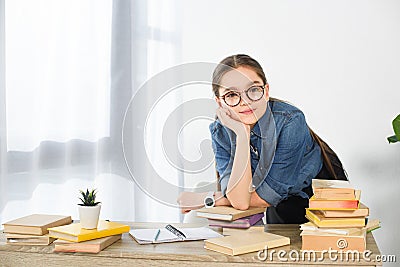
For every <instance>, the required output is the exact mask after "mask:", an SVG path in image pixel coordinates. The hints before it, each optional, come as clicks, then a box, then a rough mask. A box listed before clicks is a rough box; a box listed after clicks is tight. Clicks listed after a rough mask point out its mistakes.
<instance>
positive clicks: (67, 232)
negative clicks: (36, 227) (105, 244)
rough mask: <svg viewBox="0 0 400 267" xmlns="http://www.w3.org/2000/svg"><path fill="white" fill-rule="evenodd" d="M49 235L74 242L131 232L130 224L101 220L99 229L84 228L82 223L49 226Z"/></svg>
mask: <svg viewBox="0 0 400 267" xmlns="http://www.w3.org/2000/svg"><path fill="white" fill-rule="evenodd" d="M48 230H49V236H51V237H54V238H59V239H63V240H67V241H72V242H81V241H86V240H92V239H96V238H101V237H105V236H111V235H118V234H122V233H126V232H129V230H130V227H129V225H124V224H121V223H117V222H108V221H99V224H98V225H97V229H83V228H81V224H80V223H73V224H69V225H64V226H59V227H53V228H49V229H48Z"/></svg>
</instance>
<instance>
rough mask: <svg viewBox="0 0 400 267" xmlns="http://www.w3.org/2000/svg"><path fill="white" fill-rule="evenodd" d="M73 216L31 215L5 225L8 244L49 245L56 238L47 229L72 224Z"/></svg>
mask: <svg viewBox="0 0 400 267" xmlns="http://www.w3.org/2000/svg"><path fill="white" fill-rule="evenodd" d="M71 222H72V219H71V216H64V215H49V214H31V215H28V216H24V217H21V218H18V219H15V220H12V221H9V222H6V223H4V224H3V226H4V233H6V239H7V244H12V245H42V246H43V245H44V246H46V245H49V244H51V243H52V242H53V241H54V240H55V238H53V237H50V236H49V235H48V233H49V231H48V230H47V228H49V227H56V226H61V225H66V224H70V223H71Z"/></svg>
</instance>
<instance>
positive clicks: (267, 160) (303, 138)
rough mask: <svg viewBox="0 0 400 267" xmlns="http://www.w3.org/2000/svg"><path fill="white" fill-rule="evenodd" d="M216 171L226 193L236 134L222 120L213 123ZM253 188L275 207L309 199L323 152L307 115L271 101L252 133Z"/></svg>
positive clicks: (212, 132)
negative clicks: (289, 200) (292, 199)
mask: <svg viewBox="0 0 400 267" xmlns="http://www.w3.org/2000/svg"><path fill="white" fill-rule="evenodd" d="M209 128H210V132H211V137H212V147H213V151H214V154H215V161H216V169H217V171H218V173H219V175H220V184H221V190H222V192H223V194H224V195H225V194H226V189H227V185H228V181H229V177H230V174H231V171H232V164H233V159H234V154H235V150H236V135H235V133H234V132H233V131H232V130H230V129H229V128H227V127H225V126H223V125H222V124H221V122H220V121H219V120H216V121H214V122H213V123H211V124H210V127H209ZM249 149H250V157H251V171H252V179H253V186H255V188H256V192H257V193H258V195H259V196H260V197H261V198H262V199H264V200H265V201H266V202H268V203H269V204H271V205H272V206H274V207H276V206H277V205H278V204H279V203H280V202H281V201H282V200H285V199H287V198H288V197H289V196H291V195H296V196H300V197H303V198H308V195H307V194H306V193H305V192H303V191H302V189H304V188H306V187H308V186H310V184H311V179H313V178H314V177H316V175H317V174H318V172H319V171H320V169H321V168H322V158H321V150H320V147H319V146H318V144H317V143H315V141H314V140H313V138H312V137H311V135H310V132H309V129H308V126H307V123H306V121H305V118H304V114H303V112H302V111H301V110H299V109H298V108H296V107H294V106H292V105H290V104H288V103H285V102H280V101H271V100H270V101H269V102H268V105H267V109H266V112H265V113H264V115H263V116H262V117H261V118H260V119H259V120H258V121H257V123H256V124H255V125H254V127H253V129H252V131H251V134H250V145H249Z"/></svg>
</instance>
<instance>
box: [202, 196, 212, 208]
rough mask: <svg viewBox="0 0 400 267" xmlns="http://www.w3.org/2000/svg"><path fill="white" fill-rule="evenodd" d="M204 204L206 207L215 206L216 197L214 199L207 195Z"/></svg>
mask: <svg viewBox="0 0 400 267" xmlns="http://www.w3.org/2000/svg"><path fill="white" fill-rule="evenodd" d="M204 205H205V206H206V207H213V206H214V199H212V198H211V197H207V198H206V199H205V200H204Z"/></svg>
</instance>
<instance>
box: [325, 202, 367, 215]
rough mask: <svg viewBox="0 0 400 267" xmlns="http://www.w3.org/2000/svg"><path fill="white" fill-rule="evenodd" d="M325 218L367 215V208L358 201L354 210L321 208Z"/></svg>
mask: <svg viewBox="0 0 400 267" xmlns="http://www.w3.org/2000/svg"><path fill="white" fill-rule="evenodd" d="M321 212H322V214H323V215H324V217H325V218H352V217H367V216H368V215H369V208H368V207H367V206H365V205H364V204H363V203H360V205H359V207H358V209H356V210H322V211H321Z"/></svg>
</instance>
